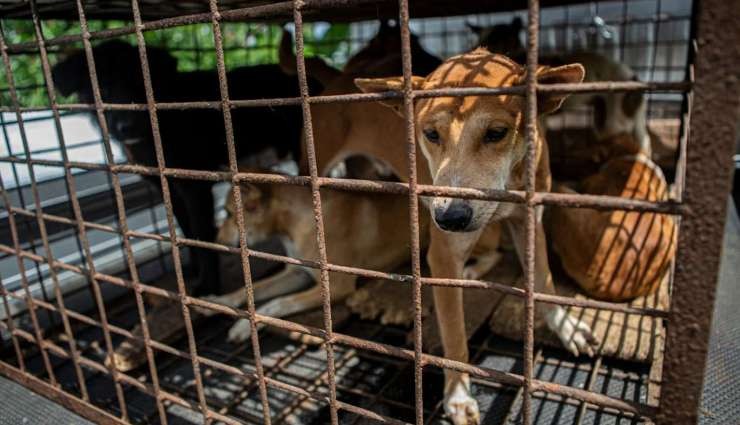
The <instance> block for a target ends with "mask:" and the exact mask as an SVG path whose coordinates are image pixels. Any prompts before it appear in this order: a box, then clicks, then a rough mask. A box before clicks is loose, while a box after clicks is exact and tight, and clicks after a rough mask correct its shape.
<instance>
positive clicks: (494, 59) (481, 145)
mask: <svg viewBox="0 0 740 425" xmlns="http://www.w3.org/2000/svg"><path fill="white" fill-rule="evenodd" d="M583 76H584V70H583V67H582V66H581V65H580V64H571V65H565V66H561V67H557V68H548V67H542V68H540V69H539V70H538V72H537V81H538V83H539V84H553V83H577V82H581V81H582V80H583ZM525 78H526V72H525V68H524V67H522V66H520V65H518V64H517V63H515V62H513V61H512V60H511V59H509V58H507V57H505V56H502V55H495V54H491V53H490V52H488V51H487V50H485V49H477V50H474V51H473V52H470V53H467V54H464V55H460V56H456V57H453V58H450V59H448V60H447V61H445V62H444V63H443V64H442V65H441V66H440V67H439V68H437V70H435V71H434V72H432V73H431V74H430V75H429V76H427V77H426V78H422V77H413V81H412V82H413V86H414V89H417V90H419V89H440V88H449V87H489V88H491V87H510V86H515V85H521V84H524V81H525ZM355 83H356V84H357V86H358V87H359V88H360V89H361V90H362V91H364V92H384V91H397V90H401V89H402V87H403V79H402V78H401V77H392V78H376V79H357V80H355ZM565 97H566V95H563V94H552V95H548V96H540V97H539V98H538V103H537V109H538V112H539V113H540V114H544V113H549V112H552V111H555V110H557V109H558V108H559V107H560V105H561V103H562V102H563V100H564V99H565ZM389 106H392V107H394V109H396V110H397V111H399V112H400V110H401V108H400V104H399V103H398V102H395V103H389ZM524 109H525V101H524V97H523V96H517V95H498V96H469V97H439V98H429V99H421V100H419V101H418V102H417V103H416V105H415V109H414V111H415V117H414V119H415V124H416V130H417V132H416V139H417V142H418V144H419V147H420V149H421V151H422V152H423V153H424V156H425V157H426V159H427V163H428V165H429V171H430V174H431V176H432V178H433V181H434V184H435V185H439V186H452V187H472V188H484V189H498V190H503V189H513V188H518V187H521V185H522V184H523V175H522V174H523V168H524V167H522V166H521V163H522V160H523V159H524V156H525V152H526V145H525V136H524V131H523V130H524V119H523V113H524ZM498 207H499V204H498V203H497V202H490V201H479V200H464V199H452V198H445V197H435V198H433V199H432V202H431V208H430V210H431V212H432V217H433V219H434V221H435V223H436V224H437V226H439V227H440V228H441V229H442V230H447V231H455V232H467V231H474V230H477V229H479V228H481V227H482V226H484V225H485V224H487V223H488V221H489V220H490V219H491V217H492V216H493V215H494V214H495V213H496V210H497V209H498Z"/></svg>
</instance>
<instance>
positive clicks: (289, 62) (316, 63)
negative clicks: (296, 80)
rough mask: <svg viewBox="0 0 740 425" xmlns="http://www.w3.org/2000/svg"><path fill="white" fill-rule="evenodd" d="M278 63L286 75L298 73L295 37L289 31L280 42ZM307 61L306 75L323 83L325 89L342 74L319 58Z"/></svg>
mask: <svg viewBox="0 0 740 425" xmlns="http://www.w3.org/2000/svg"><path fill="white" fill-rule="evenodd" d="M278 61H279V64H280V69H281V70H282V71H283V72H284V73H286V74H288V75H296V74H297V73H298V71H297V70H298V65H297V60H296V56H295V53H293V37H292V35H291V34H290V32H288V31H287V30H283V37H282V39H281V40H280V48H279V49H278ZM305 61H306V75H308V76H309V77H311V78H313V79H315V80H316V81H318V82H319V83H321V85H322V86H323V87H324V88H326V87H327V86H328V85H329V84H330V83H331V82H332V81H334V79H335V78H337V77H338V76H339V75H340V74H341V73H342V72H341V71H339V70H338V69H336V68H334V67H332V66H331V65H329V64H328V63H326V62H324V60H323V59H321V58H319V57H312V58H305Z"/></svg>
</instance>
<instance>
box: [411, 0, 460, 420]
mask: <svg viewBox="0 0 740 425" xmlns="http://www.w3.org/2000/svg"><path fill="white" fill-rule="evenodd" d="M398 18H399V27H400V29H401V57H402V69H403V117H404V120H405V124H406V126H405V136H406V152H407V158H408V159H407V161H408V163H407V164H408V176H409V182H408V185H409V231H410V232H409V236H410V240H409V242H410V248H411V273H412V276H413V278H414V280H413V290H412V294H413V295H412V302H413V305H414V412H415V414H416V425H423V424H424V389H423V385H422V377H423V371H424V363H423V362H422V354H423V351H422V349H423V342H422V334H423V327H422V326H423V325H422V298H421V285H422V282H421V246H420V242H419V232H420V230H419V198H418V196H417V194H418V182H417V175H416V159H417V158H416V135H415V134H416V128H415V122H414V93H413V85H412V83H411V78H412V76H413V74H412V68H411V60H412V58H411V41H410V40H411V32H410V30H409V2H408V0H399V1H398ZM466 352H467V350H466Z"/></svg>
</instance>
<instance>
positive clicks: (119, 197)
mask: <svg viewBox="0 0 740 425" xmlns="http://www.w3.org/2000/svg"><path fill="white" fill-rule="evenodd" d="M77 12H78V18H79V22H80V31H81V34H82V37H83V39H82V44H83V48H84V50H85V60H86V62H87V67H88V72H89V74H90V84H91V88H92V93H93V101H94V105H95V113H96V118H97V122H98V126H99V127H100V132H101V135H102V139H103V151H104V155H105V161H106V165H107V167H108V169H109V173H108V174H109V175H110V178H111V183H112V185H113V194H114V197H115V202H116V208H117V215H118V226H119V230H120V233H121V240H122V242H123V250H124V253H125V256H126V263H127V266H128V272H129V275H130V276H131V279H132V285H131V287H132V289H133V292H134V299H135V302H136V311H137V315H138V319H139V326H140V327H141V329H142V336H143V338H144V352H145V355H146V359H147V364H148V366H149V374H150V376H151V380H152V387H153V390H154V398H155V404H156V406H157V412H158V414H159V420H160V423H162V424H165V425H166V424H167V413H166V411H165V407H164V404H163V403H162V398H161V397H160V393H159V391H160V385H159V375H158V373H157V366H156V362H155V360H154V353H153V351H152V348H151V336H150V333H149V324H148V323H147V321H146V308H145V307H144V300H143V297H142V295H141V288H140V287H139V284H140V280H139V272H138V268H137V267H136V263H135V257H134V254H133V249H132V248H131V241H130V240H129V237H128V235H127V233H128V220H127V219H126V207H125V205H124V201H123V191H122V190H121V180H120V178H119V176H118V174H117V173H115V172H111V171H112V170H111V167H112V166H113V165H114V164H115V160H114V158H113V148H112V146H111V139H110V132H109V131H108V123H107V121H106V119H105V113H104V110H103V99H102V96H101V93H100V84H99V82H98V76H97V69H96V67H95V59H94V57H93V50H92V44H91V43H90V31H89V28H88V26H87V18H86V16H85V11H84V7H83V5H82V1H81V0H77Z"/></svg>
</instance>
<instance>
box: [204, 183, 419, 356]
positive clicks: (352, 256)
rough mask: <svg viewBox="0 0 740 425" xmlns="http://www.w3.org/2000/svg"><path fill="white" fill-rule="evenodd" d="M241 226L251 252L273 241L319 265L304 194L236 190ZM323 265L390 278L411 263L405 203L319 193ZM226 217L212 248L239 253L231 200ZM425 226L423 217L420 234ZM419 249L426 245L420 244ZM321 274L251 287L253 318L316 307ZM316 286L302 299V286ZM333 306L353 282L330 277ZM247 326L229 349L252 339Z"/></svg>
mask: <svg viewBox="0 0 740 425" xmlns="http://www.w3.org/2000/svg"><path fill="white" fill-rule="evenodd" d="M241 190H242V200H243V207H244V220H245V226H246V229H247V239H248V243H249V244H253V243H255V242H259V241H260V240H264V239H267V238H268V237H271V236H280V237H281V238H282V240H283V243H284V245H285V246H286V248H287V251H288V255H289V256H291V257H294V258H301V259H308V260H314V261H318V260H319V251H318V245H317V243H316V231H315V222H314V215H313V203H312V196H311V192H310V190H309V189H308V188H305V187H296V186H283V185H276V186H268V185H260V186H256V185H251V184H248V185H245V186H242V187H241ZM321 200H322V210H323V217H324V222H325V223H326V226H325V241H326V251H327V259H328V261H329V262H330V263H332V264H338V265H343V266H353V267H360V268H366V269H371V270H384V271H393V270H394V269H395V268H397V267H400V266H401V265H403V264H404V263H406V262H407V261H408V259H409V256H410V251H409V226H408V199H407V198H406V197H404V196H397V195H384V194H367V193H366V194H363V193H352V192H342V191H335V190H322V191H321ZM226 210H227V212H228V217H227V218H226V220H225V221H224V223H223V225H222V226H221V228H220V229H219V232H218V242H219V243H222V244H227V245H232V246H238V244H239V232H238V228H237V224H236V217H235V215H234V214H235V208H234V204H233V197H232V192H231V191H229V195H228V197H227V200H226ZM428 223H429V220H428V219H427V218H426V217H421V222H420V224H421V226H422V228H424V229H426V228H427V227H428ZM422 242H425V241H422ZM319 273H320V271H319V270H318V269H313V268H303V267H299V266H296V265H290V264H289V265H286V268H285V270H284V271H283V272H280V273H278V274H277V275H275V276H272V277H269V278H267V279H264V280H261V281H259V282H255V283H254V291H255V301H257V302H261V301H267V302H266V303H264V304H263V305H261V306H259V307H258V308H257V313H259V314H264V315H267V316H271V317H285V316H289V315H291V314H296V313H299V312H302V311H306V310H310V309H313V308H316V307H319V306H321V304H322V297H321V289H320V285H318V284H315V283H316V282H320V276H319ZM307 277H308V278H310V279H309V280H312V281H313V282H314V284H311V286H310V287H309V288H308V289H305V290H303V291H301V292H297V293H293V294H290V295H286V294H289V293H291V292H294V291H295V290H296V289H298V288H300V287H302V286H304V284H305V281H306V278H307ZM329 280H330V283H331V299H332V301H333V302H337V301H341V300H343V299H344V298H346V297H347V296H348V295H350V294H351V293H352V292H353V291H354V290H355V283H356V281H357V276H354V275H350V274H346V273H334V272H332V273H329ZM210 300H211V301H213V302H217V303H219V304H225V305H229V306H231V307H238V306H240V305H242V304H244V303H245V302H246V293H245V292H244V289H239V290H236V291H234V292H232V293H230V294H226V295H223V296H215V297H210ZM250 332H251V328H250V324H249V322H248V321H247V320H246V319H241V320H239V321H238V322H237V323H236V324H235V325H234V326H233V327H232V328H231V329H230V331H229V335H228V339H229V340H230V341H232V342H239V341H244V340H245V339H247V338H248V337H249V335H250Z"/></svg>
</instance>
